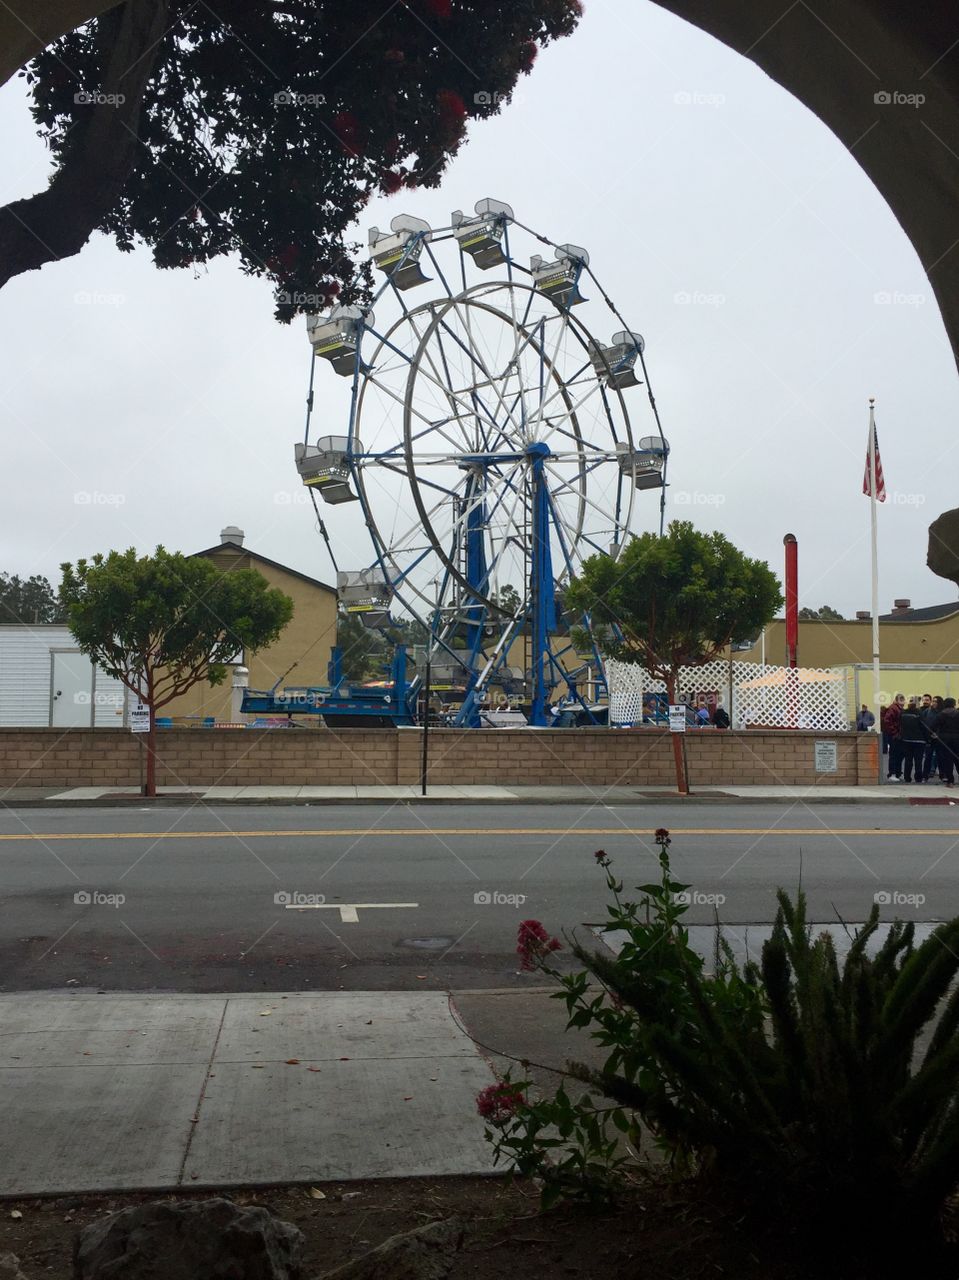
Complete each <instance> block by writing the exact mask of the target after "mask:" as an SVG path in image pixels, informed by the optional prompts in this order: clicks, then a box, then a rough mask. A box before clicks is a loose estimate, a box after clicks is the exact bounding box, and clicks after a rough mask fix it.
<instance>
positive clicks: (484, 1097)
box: [476, 1084, 526, 1124]
mask: <svg viewBox="0 0 959 1280" xmlns="http://www.w3.org/2000/svg"><path fill="white" fill-rule="evenodd" d="M525 1105H526V1099H525V1098H524V1097H523V1094H522V1092H521V1091H520V1090H519V1089H517V1088H516V1087H515V1086H514V1085H511V1084H491V1085H487V1087H486V1088H485V1089H483V1090H482V1091H481V1092H480V1093H478V1094H477V1095H476V1110H477V1111H478V1112H479V1113H480V1115H481V1116H482V1117H483V1119H484V1120H489V1121H490V1122H491V1123H492V1124H504V1123H505V1122H506V1121H507V1120H509V1119H511V1118H512V1117H513V1116H514V1115H515V1114H516V1112H517V1111H518V1110H519V1108H520V1107H523V1106H525Z"/></svg>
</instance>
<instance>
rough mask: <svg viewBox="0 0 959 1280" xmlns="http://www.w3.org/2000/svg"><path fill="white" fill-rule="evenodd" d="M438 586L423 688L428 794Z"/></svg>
mask: <svg viewBox="0 0 959 1280" xmlns="http://www.w3.org/2000/svg"><path fill="white" fill-rule="evenodd" d="M434 586H435V587H436V603H435V605H434V608H433V616H432V618H431V619H430V638H429V641H428V642H427V645H426V671H425V672H424V676H425V687H424V690H423V760H422V765H421V769H420V793H421V794H422V795H424V796H425V795H426V783H427V776H428V773H429V752H430V688H431V686H432V683H433V670H432V668H433V641H434V640H435V638H436V632H437V629H438V627H439V621H440V618H439V613H440V593H441V591H442V588H441V586H440V583H439V579H437V580H436V581H435V583H434Z"/></svg>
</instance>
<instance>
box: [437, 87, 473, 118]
mask: <svg viewBox="0 0 959 1280" xmlns="http://www.w3.org/2000/svg"><path fill="white" fill-rule="evenodd" d="M436 105H437V106H438V107H439V111H440V120H442V122H443V124H445V125H460V124H462V123H463V122H464V121H465V120H466V103H465V102H464V101H463V99H462V98H461V97H460V95H459V94H458V93H457V92H456V90H455V89H440V90H439V91H438V93H437V95H436Z"/></svg>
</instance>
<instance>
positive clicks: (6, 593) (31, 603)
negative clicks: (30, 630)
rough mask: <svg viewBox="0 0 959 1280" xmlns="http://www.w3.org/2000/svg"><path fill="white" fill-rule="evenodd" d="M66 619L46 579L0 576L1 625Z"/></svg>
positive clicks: (37, 575) (4, 574) (61, 606)
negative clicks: (4, 623) (3, 623)
mask: <svg viewBox="0 0 959 1280" xmlns="http://www.w3.org/2000/svg"><path fill="white" fill-rule="evenodd" d="M66 616H67V614H66V609H65V608H64V607H63V605H62V604H61V602H60V601H59V600H58V599H57V593H56V592H55V591H54V589H53V587H52V586H51V585H50V583H49V581H48V579H46V578H44V577H41V576H40V575H39V574H34V576H33V577H32V578H19V577H18V576H17V575H16V574H13V575H12V576H11V575H10V574H9V573H0V623H2V622H63V621H64V619H65V618H66Z"/></svg>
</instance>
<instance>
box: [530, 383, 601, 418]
mask: <svg viewBox="0 0 959 1280" xmlns="http://www.w3.org/2000/svg"><path fill="white" fill-rule="evenodd" d="M600 385H601V384H600V383H599V382H596V383H594V384H593V385H592V386H591V387H590V389H589V390H588V391H587V392H586V394H585V395H584V396H581V397H580V399H579V400H576V401H574V403H573V404H572V405H571V406H570V405H567V406H566V411H565V413H564V414H563V416H564V417H566V418H571V417H575V416H576V415H577V414H578V413H579V411H580V409H582V407H583V405H584V404H586V403H587V402H588V401H589V400H591V399H592V398H593V396H594V395H596V392H597V390H598V388H599V386H600ZM564 391H565V386H564V385H561V386H560V388H559V389H558V390H556V391H554V392H553V394H552V395H551V396H550V397H549V399H548V400H546V401H544V403H543V404H541V405H540V407H539V410H538V412H537V415H536V421H537V422H541V421H543V420H544V419H545V418H546V410H547V409H548V408H549V406H550V405H551V404H552V403H553V401H554V400H555V399H556V398H557V397H558V396H561V395H563V392H564Z"/></svg>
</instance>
